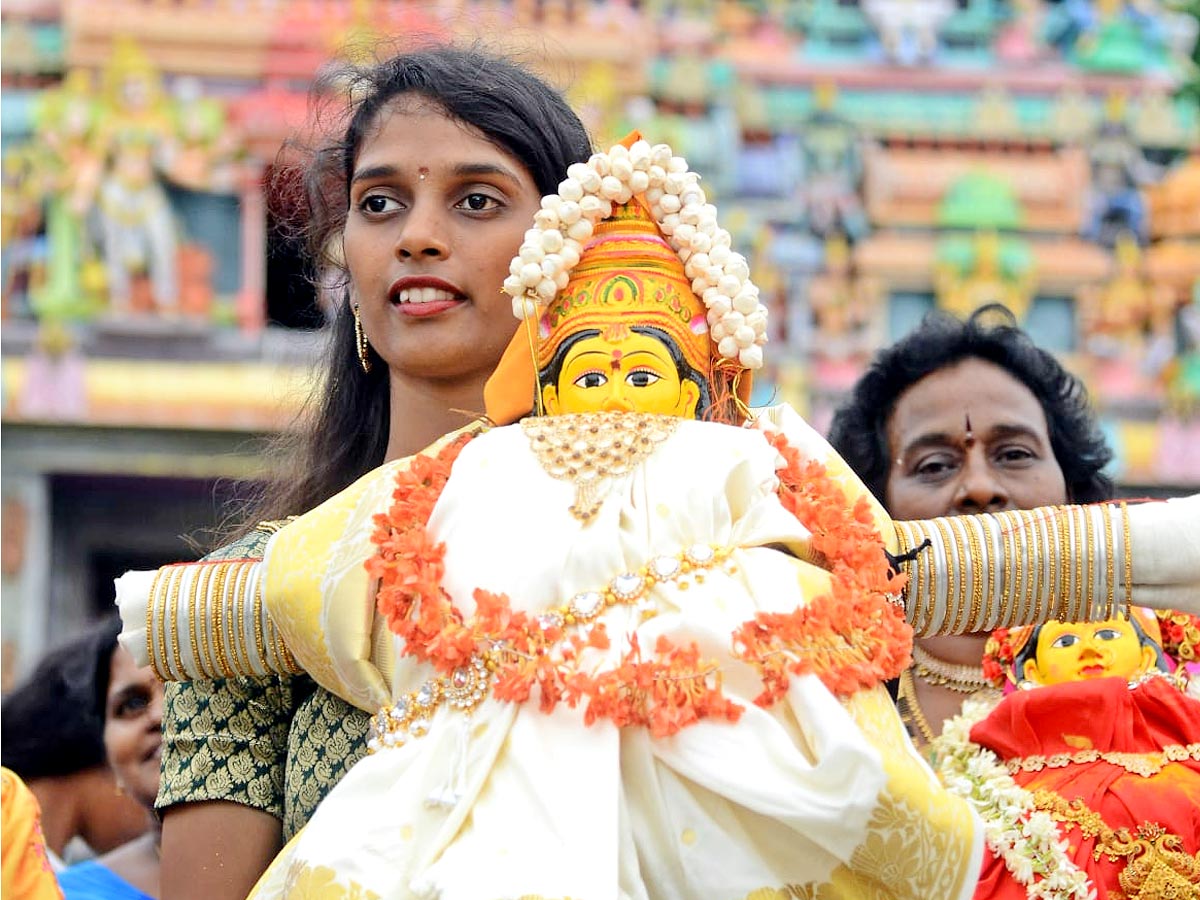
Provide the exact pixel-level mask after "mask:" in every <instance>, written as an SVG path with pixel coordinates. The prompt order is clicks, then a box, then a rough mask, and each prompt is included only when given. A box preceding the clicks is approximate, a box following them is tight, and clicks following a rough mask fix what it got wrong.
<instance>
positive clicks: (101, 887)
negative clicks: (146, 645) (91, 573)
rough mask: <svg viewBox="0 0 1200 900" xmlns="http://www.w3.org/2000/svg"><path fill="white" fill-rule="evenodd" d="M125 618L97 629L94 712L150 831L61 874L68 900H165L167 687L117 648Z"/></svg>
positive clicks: (122, 785) (120, 780) (111, 759)
mask: <svg viewBox="0 0 1200 900" xmlns="http://www.w3.org/2000/svg"><path fill="white" fill-rule="evenodd" d="M119 631H120V622H119V621H118V620H115V619H113V620H107V621H105V622H103V623H102V624H101V625H100V626H99V627H98V628H97V630H96V632H95V636H94V646H95V648H96V652H95V659H96V660H97V663H96V673H95V679H94V685H95V689H94V695H93V697H92V709H93V711H94V713H95V715H96V716H97V718H99V719H101V720H102V721H103V722H104V750H105V755H106V757H107V759H108V764H109V766H110V767H111V768H112V770H113V774H114V776H115V777H116V780H117V786H118V788H119V789H120V790H121V792H122V793H124V794H126V795H128V796H129V797H131V798H132V799H134V800H135V801H137V803H138V804H139V805H140V806H141V807H142V809H143V810H144V815H145V818H146V821H147V822H148V823H150V827H149V828H148V829H147V831H146V833H145V834H143V835H142V836H141V837H138V838H136V839H134V840H132V841H130V842H129V843H127V844H124V845H123V846H121V847H118V848H117V849H115V850H112V851H110V852H109V853H106V854H105V855H104V856H101V857H99V858H98V859H95V860H88V861H86V862H81V863H77V864H76V865H74V866H71V867H70V868H68V869H66V870H65V871H64V872H62V873H61V874H60V875H59V884H60V886H61V887H62V889H63V894H64V895H65V897H66V898H67V900H157V898H158V897H159V830H158V824H157V822H156V821H155V819H154V816H153V814H152V810H153V808H154V798H155V796H156V794H157V793H158V779H159V757H160V755H161V754H160V751H161V749H162V697H163V686H162V682H161V681H159V680H158V678H157V677H156V676H155V675H154V672H153V671H152V670H151V669H150V668H149V667H148V666H141V667H139V666H137V665H136V664H135V663H134V661H133V658H132V657H131V656H130V655H129V653H127V652H126V651H125V650H123V649H122V648H121V647H119V646H118V645H117V633H118V632H119Z"/></svg>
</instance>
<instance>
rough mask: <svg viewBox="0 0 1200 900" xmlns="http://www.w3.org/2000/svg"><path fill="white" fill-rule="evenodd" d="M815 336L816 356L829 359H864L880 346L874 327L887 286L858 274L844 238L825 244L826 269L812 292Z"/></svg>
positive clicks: (810, 297)
mask: <svg viewBox="0 0 1200 900" xmlns="http://www.w3.org/2000/svg"><path fill="white" fill-rule="evenodd" d="M808 298H809V303H810V305H811V306H812V313H813V325H814V327H815V332H816V333H815V336H814V341H813V350H814V352H815V353H816V354H817V355H818V356H821V357H823V358H827V359H851V360H854V359H861V358H863V357H865V356H866V355H867V354H869V353H870V352H871V350H872V349H873V348H874V347H876V346H878V338H879V335H878V334H876V333H875V331H874V324H875V323H876V322H878V320H879V316H878V313H879V309H880V301H881V300H882V298H883V285H882V284H881V283H880V282H879V280H878V279H876V278H872V277H871V276H869V275H863V274H861V273H859V272H856V271H855V266H854V258H853V255H852V251H851V249H850V246H849V244H847V243H846V241H845V239H844V238H841V237H838V236H834V237H830V238H828V239H827V240H826V241H825V265H824V270H823V271H822V272H821V274H819V275H817V276H815V277H814V278H813V280H812V282H811V283H810V284H809V288H808Z"/></svg>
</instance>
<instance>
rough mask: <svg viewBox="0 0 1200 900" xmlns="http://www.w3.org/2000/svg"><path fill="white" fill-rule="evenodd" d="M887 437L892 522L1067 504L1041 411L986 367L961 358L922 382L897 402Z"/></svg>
mask: <svg viewBox="0 0 1200 900" xmlns="http://www.w3.org/2000/svg"><path fill="white" fill-rule="evenodd" d="M887 436H888V448H889V451H890V457H891V459H890V469H889V476H888V480H887V491H886V494H885V496H884V498H883V499H884V505H885V506H886V507H887V510H888V512H890V513H891V515H892V516H893V517H894V518H897V519H931V518H934V517H937V516H948V515H962V514H969V513H980V512H996V511H999V510H1005V509H1033V508H1034V507H1038V506H1053V505H1056V504H1060V503H1066V502H1067V487H1066V480H1065V478H1064V477H1063V471H1062V468H1061V467H1060V466H1059V464H1058V460H1057V459H1055V457H1054V452H1053V450H1052V449H1051V446H1050V435H1049V431H1048V429H1047V426H1046V414H1045V412H1044V411H1043V409H1042V405H1041V404H1040V403H1039V402H1038V400H1037V398H1036V397H1035V396H1034V395H1033V393H1032V392H1031V391H1030V390H1029V389H1028V388H1027V387H1025V385H1023V384H1022V383H1021V382H1020V381H1018V380H1017V379H1016V378H1014V377H1013V376H1011V375H1009V374H1008V373H1007V372H1006V371H1005V370H1004V369H1002V368H1000V367H999V366H997V365H994V364H993V363H990V362H985V361H984V360H981V359H966V360H963V361H962V362H959V363H957V364H955V365H952V366H947V367H946V368H944V369H940V370H938V371H937V372H934V373H932V374H930V375H927V376H925V377H924V378H922V379H921V380H920V381H918V382H917V383H916V384H914V385H913V386H912V387H910V388H909V389H908V390H907V391H905V392H904V393H903V394H901V395H900V398H899V400H897V402H896V407H895V409H894V410H893V411H892V416H891V418H890V419H889V420H888V426H887Z"/></svg>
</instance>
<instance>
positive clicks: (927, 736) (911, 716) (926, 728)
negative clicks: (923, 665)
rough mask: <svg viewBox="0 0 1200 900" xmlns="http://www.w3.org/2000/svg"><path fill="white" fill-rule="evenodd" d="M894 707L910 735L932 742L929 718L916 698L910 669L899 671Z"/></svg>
mask: <svg viewBox="0 0 1200 900" xmlns="http://www.w3.org/2000/svg"><path fill="white" fill-rule="evenodd" d="M896 709H897V711H899V713H900V720H901V721H902V722H904V724H905V725H906V726H907V727H908V733H909V734H910V735H912V736H913V737H914V738H916V737H920V738H921V740H922V741H924V743H925V744H932V743H933V742H934V740H935V735H934V733H933V728H932V727H930V725H929V720H928V719H927V718H925V713H924V711H923V710H922V709H921V703H920V701H918V700H917V686H916V685H915V684H913V677H912V669H905V670H904V671H903V672H901V673H900V690H899V693H898V695H897V697H896ZM914 729H915V733H914Z"/></svg>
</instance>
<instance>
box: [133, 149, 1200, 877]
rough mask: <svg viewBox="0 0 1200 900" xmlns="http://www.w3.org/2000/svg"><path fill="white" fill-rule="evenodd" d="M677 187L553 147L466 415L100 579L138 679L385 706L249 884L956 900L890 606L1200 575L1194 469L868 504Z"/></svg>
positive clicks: (948, 799)
mask: <svg viewBox="0 0 1200 900" xmlns="http://www.w3.org/2000/svg"><path fill="white" fill-rule="evenodd" d="M698 181H699V179H698V176H697V175H696V174H695V173H694V172H691V171H690V170H689V169H688V166H687V163H686V162H685V161H684V160H683V159H681V158H679V157H676V156H674V155H673V154H672V152H671V150H670V148H669V147H666V146H665V145H658V146H655V147H651V146H650V145H649V144H647V143H645V142H644V141H640V140H639V141H633V140H631V141H630V142H629V145H628V146H626V145H618V146H616V147H613V148H612V149H611V150H610V151H608V152H607V153H598V154H596V155H594V156H593V157H592V158H591V160H589V161H588V162H587V163H586V164H578V165H575V166H572V167H571V168H570V169H569V170H568V173H567V178H566V179H565V180H564V181H563V182H562V183H561V184H560V186H559V191H558V193H557V194H555V195H552V196H549V197H546V198H544V199H543V201H542V209H541V211H539V213H538V214H537V216H536V219H535V223H534V227H533V228H531V229H530V230H529V231H528V232H527V233H526V240H525V243H524V245H523V246H522V248H521V250H520V254H519V256H518V257H517V258H516V259H514V260H513V263H512V267H511V275H510V277H509V278H508V279H507V281H506V282H505V285H504V289H505V290H506V291H507V292H508V293H509V294H511V295H512V297H513V307H514V312H515V313H516V314H517V315H518V317H519V318H520V319H521V320H522V322H523V327H520V328H518V330H517V334H516V336H515V337H514V339H513V342H512V344H511V345H510V346H509V348H508V351H507V352H506V354H505V356H504V358H503V359H502V361H501V364H500V366H499V367H498V369H497V371H496V373H495V375H494V376H493V378H492V379H491V381H490V382H489V383H488V386H487V390H486V392H485V399H486V402H487V415H488V425H487V427H483V426H480V427H475V428H471V429H467V430H465V431H463V432H461V433H458V434H454V435H450V436H447V437H446V438H444V439H443V440H442V441H440V442H439V443H438V444H436V445H434V446H433V447H430V448H429V449H428V450H427V451H426V452H424V453H422V454H419V455H418V456H416V457H413V458H411V459H406V460H401V461H396V462H392V463H388V464H385V465H384V466H382V467H380V468H379V469H377V470H375V471H374V472H372V473H370V474H368V475H367V476H365V477H364V478H362V479H361V480H360V481H359V482H357V483H356V484H354V485H352V486H351V487H350V488H348V489H347V490H346V491H344V492H343V493H342V494H339V495H338V496H336V497H334V498H332V499H331V500H329V501H327V502H326V503H325V504H323V505H322V506H320V507H318V508H316V509H315V510H313V511H312V512H310V513H308V514H307V515H304V516H301V517H300V518H298V519H296V520H295V521H293V522H292V523H290V524H288V525H287V526H285V527H284V528H282V529H281V530H280V531H278V532H277V533H276V534H275V535H274V536H273V537H272V539H271V542H270V544H269V545H268V548H267V551H266V555H265V558H264V559H263V560H262V561H261V562H255V561H249V560H246V561H232V562H228V561H227V562H220V563H195V564H186V565H179V566H171V567H166V568H164V569H160V570H159V571H158V572H154V573H130V574H128V575H126V576H124V577H123V579H121V582H120V583H119V585H118V592H119V603H120V604H121V606H122V613H123V615H124V617H125V622H126V633H125V635H124V640H125V642H126V645H127V646H129V647H130V648H131V649H132V650H133V652H134V653H135V654H137V655H138V656H139V658H140V659H141V660H142V661H147V662H150V663H151V664H153V665H154V666H155V668H156V670H157V671H158V672H159V673H160V674H161V675H162V676H163V677H164V678H172V679H186V678H193V677H195V678H219V677H227V676H229V675H232V674H235V673H244V674H263V673H266V672H268V671H284V672H286V671H299V670H303V671H306V672H308V673H309V674H310V675H311V676H312V677H313V678H314V679H316V680H317V681H318V682H319V683H320V684H322V685H323V686H325V687H327V688H328V689H329V690H331V691H333V692H335V693H337V694H338V695H339V696H341V697H343V698H344V699H345V700H347V701H348V702H350V703H352V704H355V705H357V706H359V707H360V708H362V709H364V710H369V711H370V712H372V713H373V714H374V719H373V729H372V737H371V739H370V748H371V750H372V752H371V753H370V754H369V755H368V756H367V757H365V758H364V759H363V760H362V761H361V762H359V763H358V764H356V765H355V766H354V767H353V768H352V769H351V771H350V772H349V773H348V774H347V775H346V777H345V778H344V779H343V780H342V781H341V782H340V783H339V784H338V785H337V786H336V787H335V788H334V789H333V791H332V792H331V793H330V794H329V795H328V796H327V797H326V799H325V800H324V801H323V803H322V804H321V805H320V807H319V808H318V810H317V811H316V813H315V815H314V816H313V818H312V819H311V820H310V822H309V824H308V825H307V826H306V827H305V828H304V829H303V830H302V831H301V832H300V833H299V834H298V835H297V836H296V837H295V838H294V839H293V840H292V841H291V842H290V843H289V844H288V845H287V846H286V847H285V848H284V850H283V852H282V853H281V854H280V856H279V857H278V858H277V859H276V861H275V863H274V864H273V865H272V866H271V868H270V869H269V870H268V871H267V872H266V873H265V874H264V876H263V878H262V879H261V881H260V882H259V884H258V886H257V887H256V889H255V891H254V893H253V895H252V896H254V897H255V898H284V897H303V896H308V894H309V893H315V892H317V891H318V890H319V891H320V893H321V895H322V896H325V895H326V894H328V895H329V896H346V897H350V896H354V897H363V898H366V897H381V898H443V900H460V898H470V900H478V898H517V897H527V898H532V897H554V898H561V897H575V898H588V900H592V898H596V900H605V898H614V900H615V898H621V900H649V898H690V897H697V898H700V897H703V898H737V900H741V898H771V897H802V898H818V897H820V898H858V897H864V896H870V897H881V898H912V900H916V898H922V900H924V898H930V897H937V898H949V900H954V898H967V897H970V896H971V893H972V891H973V888H974V885H975V882H976V880H977V878H978V875H979V872H980V870H981V867H982V864H983V861H984V855H985V849H984V842H983V834H982V830H981V825H980V820H979V817H978V814H977V813H976V812H975V811H974V810H973V809H972V807H971V805H970V804H969V803H967V802H966V801H964V800H962V799H960V798H958V797H957V796H954V795H952V794H951V793H949V792H948V791H947V790H946V789H945V788H944V787H943V786H942V785H941V784H940V783H939V782H938V780H937V778H936V777H935V776H934V774H933V772H931V771H930V769H929V768H928V767H927V766H926V765H925V763H924V762H923V761H922V759H921V758H920V756H919V755H918V754H917V753H916V752H915V751H914V749H913V747H912V745H911V744H910V742H909V741H908V739H907V737H906V735H905V732H904V729H903V726H902V724H901V722H900V720H899V718H898V716H897V715H896V712H895V709H894V708H893V706H892V703H891V700H890V698H889V696H888V694H887V691H886V689H885V687H884V682H885V681H886V680H887V679H889V678H894V677H895V676H896V675H898V674H899V673H900V672H901V671H902V670H903V669H904V668H905V667H906V666H907V665H908V664H909V661H910V657H909V651H910V649H911V642H912V633H913V626H915V627H917V628H919V629H920V630H921V631H922V633H949V632H962V631H973V630H980V629H984V628H987V629H990V628H993V627H996V626H999V625H1016V624H1022V623H1025V622H1030V621H1045V620H1046V619H1048V618H1056V617H1062V618H1079V619H1089V618H1104V617H1106V616H1111V615H1113V614H1114V613H1115V611H1116V609H1117V607H1119V605H1120V604H1121V602H1122V601H1123V599H1124V598H1125V597H1126V594H1131V593H1133V592H1137V593H1138V595H1139V596H1140V597H1144V598H1146V599H1145V602H1155V603H1159V604H1162V605H1167V606H1170V605H1175V602H1174V601H1175V600H1176V599H1177V597H1178V596H1180V595H1186V594H1187V593H1188V592H1189V591H1192V590H1194V588H1195V587H1196V586H1197V583H1198V582H1200V546H1197V543H1196V542H1197V538H1196V537H1195V536H1196V534H1197V532H1198V531H1200V529H1197V528H1196V522H1197V510H1196V506H1195V502H1194V501H1175V502H1171V503H1161V504H1156V505H1155V507H1154V509H1155V511H1154V512H1153V513H1152V514H1147V512H1146V511H1145V510H1143V509H1142V508H1140V507H1139V508H1133V509H1126V508H1124V507H1119V506H1112V507H1107V506H1096V507H1086V508H1078V507H1063V508H1060V509H1054V510H1035V511H1031V512H1023V513H1006V514H1004V515H1000V516H978V517H973V518H967V519H945V520H935V521H933V522H923V523H921V522H918V523H893V522H891V521H890V520H889V519H888V518H887V517H886V515H885V514H884V512H883V511H882V509H881V507H880V506H879V504H878V503H876V502H875V500H874V499H873V498H872V497H871V496H870V495H869V494H868V493H867V491H866V490H865V489H864V488H863V487H862V485H861V484H860V483H859V482H858V480H857V479H856V478H855V477H854V476H853V474H852V473H851V472H850V471H849V470H848V469H847V467H846V466H845V464H844V463H843V462H842V461H841V460H840V459H839V458H838V457H837V456H836V454H834V453H833V452H832V451H831V450H830V448H829V447H828V445H827V444H826V443H825V442H824V441H823V440H822V439H821V438H820V437H819V436H818V435H817V434H816V433H815V432H814V431H812V429H810V428H809V427H808V426H807V425H806V424H805V423H804V422H803V421H802V420H801V419H800V417H799V416H797V415H796V414H795V413H794V412H792V411H791V410H790V409H788V408H786V407H777V408H772V409H765V410H756V411H751V410H749V409H748V407H747V406H746V398H747V397H748V395H749V388H750V381H751V377H752V373H753V371H754V370H755V369H757V368H759V367H760V366H761V364H762V345H763V343H764V341H765V338H764V335H765V325H766V316H765V310H764V309H763V308H762V306H761V304H760V303H759V301H758V294H757V289H756V288H755V287H754V285H753V283H752V282H751V281H750V279H749V272H748V269H747V266H746V263H745V260H744V259H743V258H742V257H741V256H740V255H739V254H737V253H735V252H734V251H733V250H732V249H731V241H730V236H729V233H728V232H727V231H725V230H724V229H721V228H720V227H719V226H718V225H717V222H716V210H715V208H714V207H712V206H711V205H710V204H708V203H707V200H706V198H705V195H704V192H703V190H702V189H701V187H700V185H699V183H698ZM1189 529H1190V530H1189ZM1163 540H1167V541H1174V543H1175V546H1174V548H1173V550H1172V551H1171V552H1170V553H1169V554H1167V556H1166V558H1165V559H1166V563H1169V565H1167V564H1164V565H1162V566H1161V567H1159V568H1153V567H1151V568H1146V567H1144V566H1142V565H1141V564H1140V562H1139V560H1140V558H1141V556H1142V555H1144V554H1146V553H1147V552H1148V551H1147V549H1146V548H1148V547H1154V546H1158V544H1159V542H1161V541H1163ZM1085 553H1087V554H1089V555H1088V557H1087V562H1086V564H1085V563H1084V562H1082V561H1080V562H1079V563H1078V564H1075V565H1068V564H1066V562H1064V563H1063V564H1062V565H1059V564H1058V561H1059V560H1068V561H1074V560H1082V559H1083V557H1084V554H1085ZM1051 561H1054V565H1053V567H1051ZM901 569H907V570H908V571H907V572H904V573H902V572H901V571H900V570H901ZM1026 601H1027V602H1026ZM1034 867H1035V870H1036V863H1035V864H1034ZM1046 874H1047V873H1046V872H1045V871H1044V870H1036V871H1035V874H1034V875H1033V876H1032V877H1035V878H1042V877H1045V876H1046ZM1077 886H1078V888H1079V890H1080V891H1081V892H1085V891H1086V885H1085V884H1084V883H1083V881H1082V876H1081V879H1080V882H1079V884H1078V885H1077ZM1078 896H1080V897H1082V896H1085V893H1080V894H1079V895H1078Z"/></svg>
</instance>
